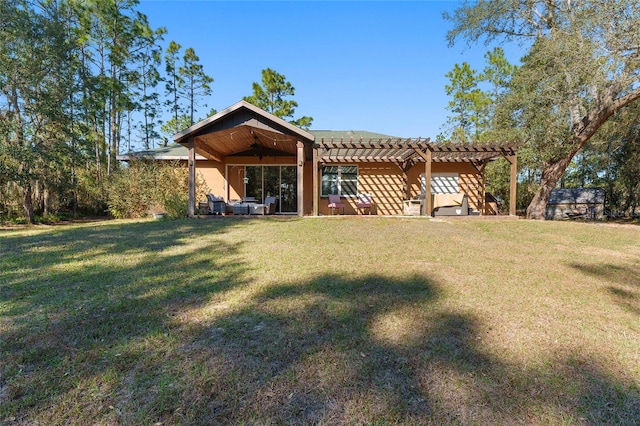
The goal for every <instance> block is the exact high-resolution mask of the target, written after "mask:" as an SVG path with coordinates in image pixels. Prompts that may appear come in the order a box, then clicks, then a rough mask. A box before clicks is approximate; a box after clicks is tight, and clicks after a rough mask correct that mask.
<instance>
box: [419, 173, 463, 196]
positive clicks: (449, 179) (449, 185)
mask: <svg viewBox="0 0 640 426" xmlns="http://www.w3.org/2000/svg"><path fill="white" fill-rule="evenodd" d="M425 180H426V178H425V174H424V173H421V174H420V193H421V194H422V195H424V194H425V192H426V188H427V187H426V184H425ZM459 192H460V176H459V174H458V173H434V174H432V175H431V193H432V194H458V193H459Z"/></svg>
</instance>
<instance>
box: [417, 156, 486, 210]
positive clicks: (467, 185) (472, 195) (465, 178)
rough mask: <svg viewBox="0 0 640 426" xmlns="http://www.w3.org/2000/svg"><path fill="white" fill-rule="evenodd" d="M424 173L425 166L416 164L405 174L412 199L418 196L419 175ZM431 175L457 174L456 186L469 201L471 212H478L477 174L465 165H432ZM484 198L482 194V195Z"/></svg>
mask: <svg viewBox="0 0 640 426" xmlns="http://www.w3.org/2000/svg"><path fill="white" fill-rule="evenodd" d="M424 172H425V164H424V163H418V164H416V165H415V166H413V167H412V168H411V169H410V170H409V172H408V173H407V177H408V179H409V184H410V192H411V193H410V197H409V198H414V197H416V196H418V195H420V181H421V178H420V175H422V174H423V173H424ZM431 173H432V174H438V173H458V185H459V186H460V191H462V192H464V193H466V194H467V197H468V199H469V207H470V208H471V209H473V210H479V203H478V200H479V195H480V194H479V188H480V182H479V181H478V172H477V171H476V169H475V168H474V167H473V166H472V165H471V164H467V163H433V164H432V165H431ZM482 196H484V194H482Z"/></svg>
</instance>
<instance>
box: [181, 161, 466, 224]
mask: <svg viewBox="0 0 640 426" xmlns="http://www.w3.org/2000/svg"><path fill="white" fill-rule="evenodd" d="M186 164H187V163H186V161H185V162H181V165H182V166H184V167H186ZM295 164H296V158H295V157H287V156H282V157H271V156H269V157H263V158H262V160H260V159H259V158H258V157H255V156H246V157H245V156H234V157H227V161H226V163H225V164H222V163H218V162H216V161H209V160H198V161H197V162H196V172H197V173H198V174H200V175H201V176H202V177H203V178H204V180H205V182H206V184H207V186H208V187H209V190H210V192H212V193H213V194H215V195H217V196H222V197H224V199H225V201H229V200H238V199H241V198H242V197H243V196H244V180H243V179H244V166H245V165H295ZM351 164H353V163H351ZM336 165H338V164H336ZM424 172H425V165H424V163H418V164H416V165H415V166H413V167H412V168H411V169H410V170H409V171H408V173H407V179H408V182H409V194H408V195H409V198H413V197H416V196H418V195H420V181H421V175H422V174H423V173H424ZM225 173H226V174H227V178H228V183H227V182H225ZM432 173H434V174H437V173H458V175H459V178H458V179H459V185H460V190H462V191H464V192H466V193H467V195H468V197H469V207H471V208H472V209H474V210H477V209H478V189H477V188H478V187H479V182H478V178H477V172H476V170H475V169H474V168H473V167H472V166H471V165H469V164H466V163H433V165H432ZM318 177H319V182H318V184H320V180H321V179H322V176H321V173H318ZM358 192H360V193H369V194H372V198H373V205H374V206H373V208H372V209H371V214H374V215H375V214H377V215H398V214H402V200H404V199H407V194H405V182H404V180H403V173H402V170H401V169H400V167H398V166H397V165H395V164H392V163H384V162H381V163H361V164H358ZM318 193H320V189H319V190H318ZM196 201H197V202H200V201H205V200H196ZM342 201H343V202H344V203H345V204H346V207H345V214H357V209H356V203H357V198H355V197H353V198H342ZM312 213H313V163H312V162H311V161H307V162H306V163H305V166H304V214H305V215H311V214H312ZM318 213H319V214H321V215H328V214H329V213H330V212H329V208H328V198H327V197H322V196H321V195H320V200H319V203H318Z"/></svg>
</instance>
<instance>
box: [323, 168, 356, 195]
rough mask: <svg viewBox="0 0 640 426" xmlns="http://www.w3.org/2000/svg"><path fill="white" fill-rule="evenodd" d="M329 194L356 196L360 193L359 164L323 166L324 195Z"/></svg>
mask: <svg viewBox="0 0 640 426" xmlns="http://www.w3.org/2000/svg"><path fill="white" fill-rule="evenodd" d="M329 194H338V195H340V196H342V197H355V196H356V195H357V194H358V166H323V167H322V196H323V197H326V196H327V195H329Z"/></svg>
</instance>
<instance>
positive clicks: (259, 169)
mask: <svg viewBox="0 0 640 426" xmlns="http://www.w3.org/2000/svg"><path fill="white" fill-rule="evenodd" d="M297 188H298V174H297V170H296V166H246V167H245V192H244V193H245V195H246V196H247V197H254V198H256V199H257V200H260V201H261V202H263V201H264V199H265V198H267V197H276V200H278V202H277V205H276V212H277V213H297V210H298V189H297Z"/></svg>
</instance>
